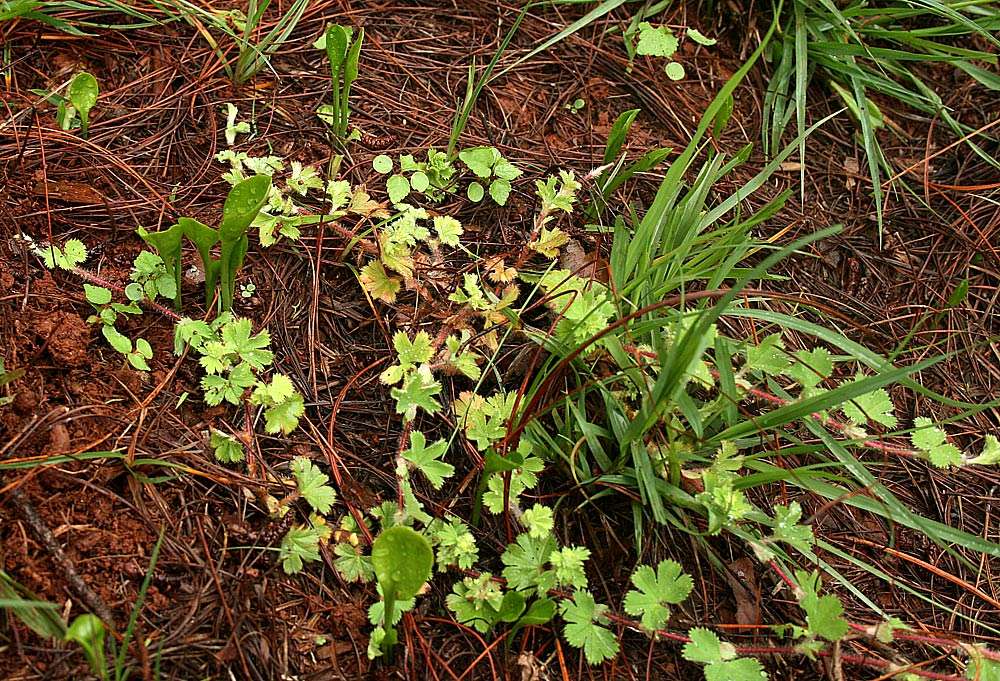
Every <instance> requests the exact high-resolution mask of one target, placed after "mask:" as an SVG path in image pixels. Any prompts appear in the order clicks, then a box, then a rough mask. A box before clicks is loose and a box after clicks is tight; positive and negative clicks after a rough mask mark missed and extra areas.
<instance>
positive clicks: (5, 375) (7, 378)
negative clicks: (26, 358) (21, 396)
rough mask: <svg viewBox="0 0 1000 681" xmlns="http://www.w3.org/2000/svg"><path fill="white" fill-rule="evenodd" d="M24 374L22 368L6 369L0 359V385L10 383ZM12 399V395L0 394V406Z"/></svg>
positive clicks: (5, 404)
mask: <svg viewBox="0 0 1000 681" xmlns="http://www.w3.org/2000/svg"><path fill="white" fill-rule="evenodd" d="M23 375H24V369H11V370H10V371H7V369H6V368H4V365H3V359H0V387H2V386H5V385H7V384H8V383H12V382H14V381H16V380H17V379H19V378H21V376H23ZM13 401H14V396H13V395H8V396H0V407H5V406H7V405H8V404H10V403H11V402H13Z"/></svg>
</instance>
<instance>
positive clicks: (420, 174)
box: [372, 149, 456, 203]
mask: <svg viewBox="0 0 1000 681" xmlns="http://www.w3.org/2000/svg"><path fill="white" fill-rule="evenodd" d="M394 167H395V165H394V163H393V160H392V158H391V157H389V156H387V155H386V154H379V155H378V156H376V157H375V158H374V159H372V168H373V169H374V170H375V172H378V173H381V174H383V175H389V174H390V173H392V172H393V169H394ZM455 174H456V170H455V166H454V164H453V163H452V162H451V159H449V158H448V155H447V154H445V153H444V152H441V151H437V150H435V149H428V150H427V160H426V161H417V160H416V159H414V157H413V155H412V154H403V155H402V156H400V157H399V172H398V173H395V174H392V175H389V177H388V179H387V180H386V191H387V192H388V194H389V200H390V201H391V202H392V203H401V202H402V201H405V200H406V198H407V197H408V196H409V195H410V192H411V191H414V192H417V193H419V194H423V195H424V197H425V198H427V199H428V200H429V201H433V202H438V201H441V200H442V199H444V197H445V196H446V195H447V193H448V192H450V191H451V189H452V187H453V186H454V184H455Z"/></svg>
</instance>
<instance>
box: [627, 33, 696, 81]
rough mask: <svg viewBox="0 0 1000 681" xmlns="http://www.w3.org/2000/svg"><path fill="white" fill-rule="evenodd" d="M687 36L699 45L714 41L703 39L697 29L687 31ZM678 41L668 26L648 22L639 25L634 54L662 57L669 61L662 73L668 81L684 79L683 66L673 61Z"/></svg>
mask: <svg viewBox="0 0 1000 681" xmlns="http://www.w3.org/2000/svg"><path fill="white" fill-rule="evenodd" d="M687 36H688V37H689V38H691V40H693V41H694V42H696V43H698V44H699V45H713V44H715V41H714V40H712V39H711V38H707V37H705V36H704V35H703V34H701V33H700V32H699V31H698V30H697V29H689V30H688V32H687ZM679 44H680V43H679V41H678V40H677V36H675V35H674V32H673V31H671V30H670V28H669V27H668V26H653V25H652V24H650V23H649V22H648V21H643V22H641V23H640V24H639V42H638V43H637V44H636V46H635V53H636V54H638V55H643V56H648V57H662V58H664V59H669V60H670V61H668V62H667V64H666V66H664V71H666V73H667V77H668V78H670V80H682V79H683V78H684V65H683V64H681V63H680V62H676V61H673V57H674V55H675V54H676V53H677V48H678V46H679Z"/></svg>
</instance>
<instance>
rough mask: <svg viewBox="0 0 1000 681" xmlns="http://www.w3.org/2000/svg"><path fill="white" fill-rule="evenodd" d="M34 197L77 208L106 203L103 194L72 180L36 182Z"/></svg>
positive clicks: (87, 185)
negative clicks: (46, 197) (46, 198)
mask: <svg viewBox="0 0 1000 681" xmlns="http://www.w3.org/2000/svg"><path fill="white" fill-rule="evenodd" d="M34 192H35V196H46V195H48V198H49V200H50V201H62V202H64V203H72V204H74V205H78V206H85V205H93V204H97V205H101V204H104V203H107V199H106V198H105V197H104V194H102V193H101V192H99V191H97V190H96V189H94V188H93V187H92V186H91V185H89V184H84V183H83V182H73V181H72V180H49V181H48V182H45V181H44V180H38V181H36V182H35V188H34Z"/></svg>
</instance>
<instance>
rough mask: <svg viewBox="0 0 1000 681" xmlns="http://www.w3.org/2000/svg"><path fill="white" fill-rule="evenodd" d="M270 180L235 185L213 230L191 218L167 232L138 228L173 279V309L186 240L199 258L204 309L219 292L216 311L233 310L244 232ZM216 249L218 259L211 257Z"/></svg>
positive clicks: (261, 203) (264, 198)
mask: <svg viewBox="0 0 1000 681" xmlns="http://www.w3.org/2000/svg"><path fill="white" fill-rule="evenodd" d="M270 188H271V178H270V177H268V176H267V175H256V176H254V177H251V178H249V179H246V180H243V181H241V182H239V183H238V184H236V185H235V186H234V187H233V188H232V189H231V190H230V192H229V195H228V196H227V197H226V202H225V204H224V205H223V207H222V221H221V222H220V223H219V227H218V228H216V229H213V228H211V227H209V226H208V225H205V224H203V223H201V222H199V221H198V220H195V219H193V218H186V217H185V218H180V219H179V220H178V221H177V223H176V224H174V225H173V226H171V227H170V228H169V229H166V230H163V231H159V232H148V231H146V230H145V229H143V228H141V227H140V228H139V230H138V232H139V236H141V237H142V239H143V240H144V241H145V242H146V243H148V244H149V245H150V246H152V247H153V248H154V249H155V250H156V252H157V254H159V256H160V258H161V259H162V263H163V267H164V269H165V271H166V272H167V273H168V274H169V275H170V276H172V277H173V278H174V283H175V284H174V288H175V290H176V292H177V297H176V298H175V299H174V300H175V303H176V306H177V309H180V307H181V269H182V268H181V243H182V241H183V239H184V237H187V238H188V239H190V240H191V241H192V242H193V243H194V245H195V248H196V249H197V250H198V255H199V256H200V258H201V264H202V268H203V269H204V271H205V305H206V306H209V305H211V303H212V299H213V298H214V296H215V293H216V289H217V288H218V289H219V308H220V310H221V311H223V312H228V311H229V310H231V309H232V307H233V291H234V289H235V284H236V274H237V272H239V270H240V268H241V267H242V266H243V259H244V258H245V257H246V253H247V248H248V240H247V230H248V229H249V228H250V225H251V223H252V222H253V221H254V219H255V218H256V217H257V214H258V213H259V212H260V210H261V208H263V207H264V204H265V202H266V201H267V197H268V194H269V193H270ZM216 245H218V246H219V257H218V258H216V257H214V256H213V255H212V251H213V249H214V248H215V246H216Z"/></svg>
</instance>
